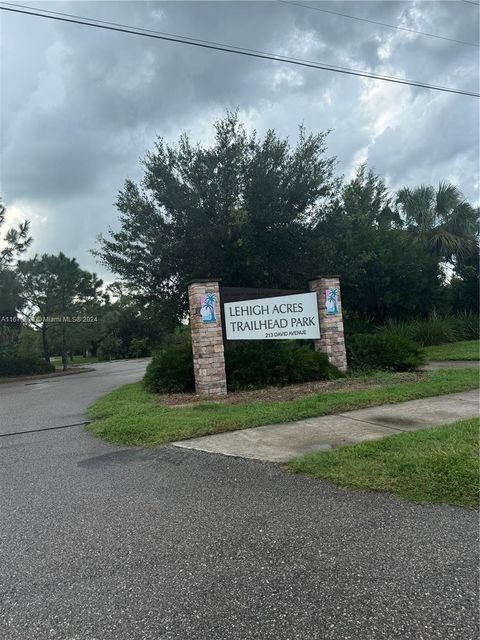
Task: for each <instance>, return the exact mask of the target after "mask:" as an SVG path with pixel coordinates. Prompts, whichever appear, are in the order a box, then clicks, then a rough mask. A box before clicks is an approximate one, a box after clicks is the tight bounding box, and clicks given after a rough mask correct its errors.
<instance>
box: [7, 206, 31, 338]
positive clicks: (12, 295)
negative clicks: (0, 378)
mask: <svg viewBox="0 0 480 640" xmlns="http://www.w3.org/2000/svg"><path fill="white" fill-rule="evenodd" d="M5 216H6V208H5V206H4V205H3V204H2V203H1V202H0V347H1V346H2V345H3V346H4V347H6V346H7V345H9V344H10V343H11V342H12V340H13V339H14V337H15V336H16V335H17V334H18V329H19V326H20V325H19V323H17V322H15V321H16V320H17V319H18V315H17V313H18V309H19V308H20V306H21V296H20V284H19V282H18V278H17V277H16V274H15V271H14V268H13V267H14V263H15V260H17V258H18V256H19V255H21V254H22V253H24V252H25V251H26V250H27V249H28V247H29V246H30V244H31V242H32V238H31V236H30V224H29V222H28V221H24V222H22V223H20V224H19V225H17V226H16V227H10V228H9V229H7V231H6V232H5V233H2V227H4V225H5Z"/></svg>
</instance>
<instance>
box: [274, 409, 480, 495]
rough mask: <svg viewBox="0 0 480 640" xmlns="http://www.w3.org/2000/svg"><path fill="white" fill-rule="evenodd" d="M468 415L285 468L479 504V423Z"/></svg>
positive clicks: (306, 458)
mask: <svg viewBox="0 0 480 640" xmlns="http://www.w3.org/2000/svg"><path fill="white" fill-rule="evenodd" d="M479 424H480V421H479V419H478V418H474V419H473V420H463V421H461V422H455V423H453V424H449V425H445V426H442V427H433V428H430V429H424V430H422V431H415V432H412V433H401V434H398V435H394V436H390V437H388V438H384V439H383V440H377V441H374V442H362V443H360V444H356V445H350V446H347V447H342V448H340V449H335V450H334V451H328V452H325V453H312V454H308V455H305V456H301V457H300V458H296V459H295V460H293V461H292V462H290V463H289V464H287V465H284V467H283V468H284V469H285V470H287V471H290V472H293V473H302V474H306V475H309V476H313V477H314V478H324V479H326V480H330V481H331V482H333V483H335V484H339V485H341V486H344V487H350V488H353V489H364V490H365V489H367V490H373V491H388V492H390V493H394V494H396V495H398V496H400V497H401V498H403V499H405V500H411V501H413V502H447V503H449V504H453V505H458V506H461V507H470V508H476V507H478V504H479V491H478V444H479V442H478V433H479V431H478V429H479Z"/></svg>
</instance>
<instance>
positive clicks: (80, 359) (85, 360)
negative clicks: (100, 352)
mask: <svg viewBox="0 0 480 640" xmlns="http://www.w3.org/2000/svg"><path fill="white" fill-rule="evenodd" d="M96 362H99V359H98V358H97V356H74V357H73V360H72V361H69V366H72V367H73V366H76V365H79V366H80V365H83V364H95V363H96Z"/></svg>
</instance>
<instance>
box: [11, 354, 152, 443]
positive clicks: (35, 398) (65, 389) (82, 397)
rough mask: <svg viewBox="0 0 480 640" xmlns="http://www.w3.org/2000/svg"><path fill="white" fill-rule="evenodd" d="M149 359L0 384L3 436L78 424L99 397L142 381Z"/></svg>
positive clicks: (106, 364)
mask: <svg viewBox="0 0 480 640" xmlns="http://www.w3.org/2000/svg"><path fill="white" fill-rule="evenodd" d="M148 362H149V359H148V358H142V359H139V360H117V361H114V362H102V363H99V364H95V365H94V367H95V370H94V371H89V372H85V373H79V374H77V375H71V376H65V377H57V378H49V377H45V378H35V379H31V380H22V381H13V382H5V383H2V384H0V435H2V434H6V433H18V432H19V431H28V430H39V429H45V428H48V427H60V426H64V425H70V424H76V423H79V422H83V421H84V420H85V411H86V409H87V407H88V406H89V405H90V404H91V403H92V402H93V401H94V400H96V399H97V398H98V397H100V396H102V395H104V394H105V393H108V392H109V391H112V390H113V389H115V388H117V387H120V386H121V385H123V384H127V383H129V382H136V381H137V380H140V379H141V378H142V376H143V374H144V372H145V369H146V367H147V364H148Z"/></svg>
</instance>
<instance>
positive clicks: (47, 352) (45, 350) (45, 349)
mask: <svg viewBox="0 0 480 640" xmlns="http://www.w3.org/2000/svg"><path fill="white" fill-rule="evenodd" d="M42 344H43V357H44V358H45V360H46V361H47V362H50V349H49V346H48V327H47V325H46V324H45V322H44V323H43V324H42Z"/></svg>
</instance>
